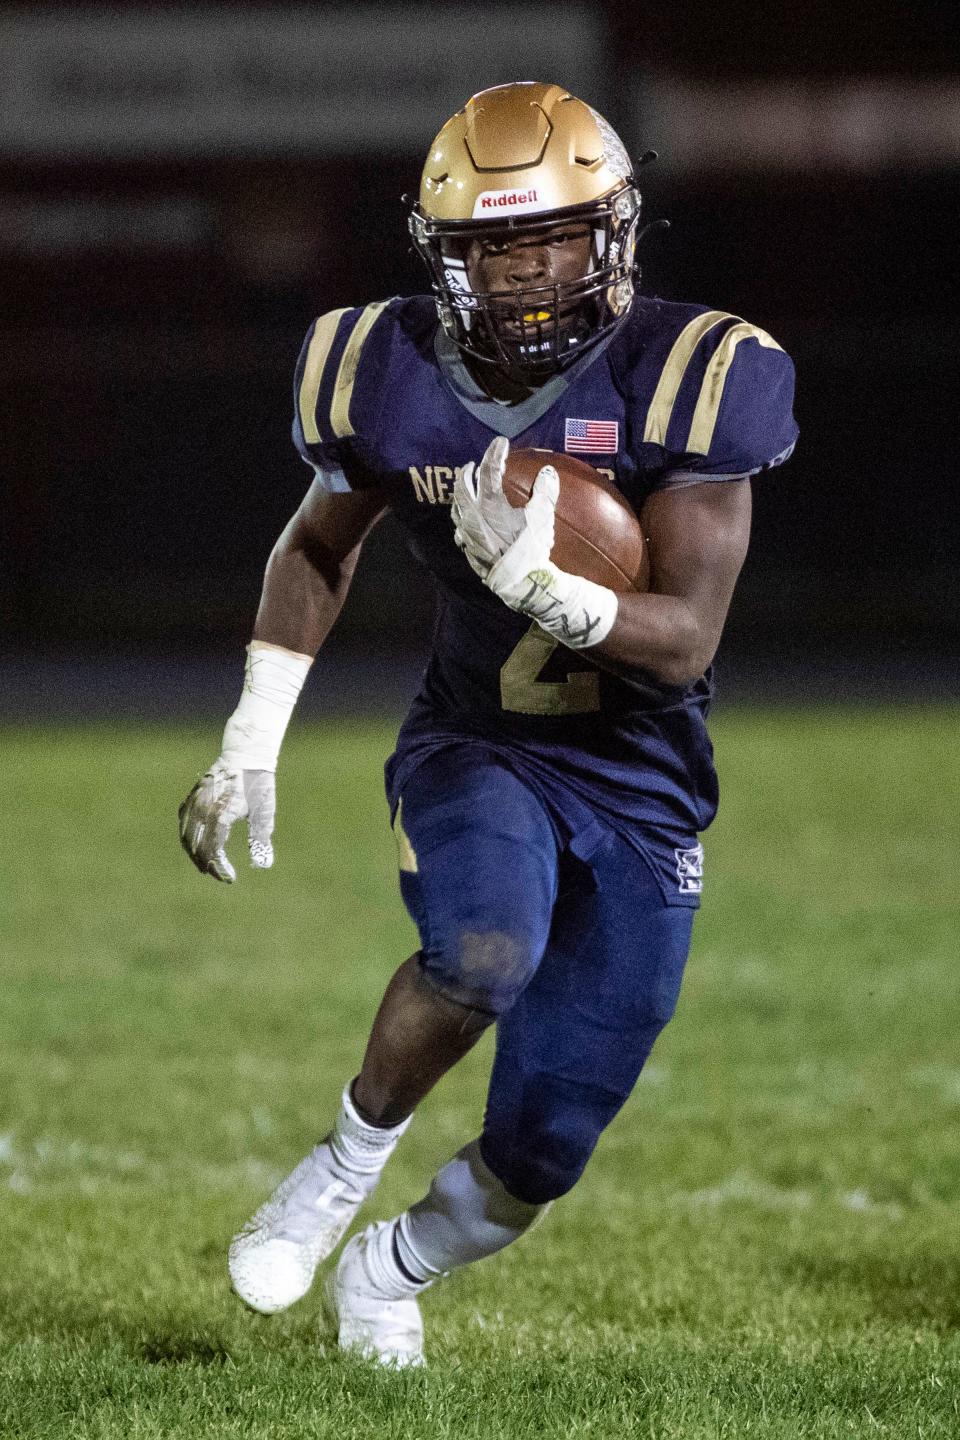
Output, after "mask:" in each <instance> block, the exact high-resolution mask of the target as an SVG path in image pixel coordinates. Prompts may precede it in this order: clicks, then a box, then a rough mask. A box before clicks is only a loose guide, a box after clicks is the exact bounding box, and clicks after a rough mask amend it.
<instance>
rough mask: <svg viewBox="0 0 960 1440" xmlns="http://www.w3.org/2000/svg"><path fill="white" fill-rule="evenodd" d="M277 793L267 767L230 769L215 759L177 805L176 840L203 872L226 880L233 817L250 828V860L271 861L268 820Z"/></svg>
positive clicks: (230, 876)
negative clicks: (260, 768) (178, 825)
mask: <svg viewBox="0 0 960 1440" xmlns="http://www.w3.org/2000/svg"><path fill="white" fill-rule="evenodd" d="M276 813H277V794H276V784H275V779H274V773H273V771H272V770H231V769H229V768H228V766H227V765H226V764H225V763H224V761H223V759H220V760H217V761H215V762H214V764H213V765H212V766H211V767H210V769H209V770H208V771H207V773H206V775H203V776H201V778H200V779H199V780H198V781H197V783H196V785H194V787H193V789H192V790H191V791H190V794H189V795H188V796H187V798H186V800H184V802H183V804H182V805H181V806H180V810H179V816H180V843H181V845H182V846H183V848H184V850H186V852H187V854H188V855H189V856H190V859H191V860H192V861H193V863H194V865H196V867H197V869H198V870H199V871H200V872H201V874H203V875H212V876H213V877H214V879H215V880H223V881H225V882H226V883H227V884H228V885H229V884H232V883H233V881H234V880H236V878H237V872H236V870H234V868H233V866H232V865H231V864H230V861H229V860H228V859H227V848H226V847H227V841H228V839H229V838H230V830H231V828H232V826H233V824H234V822H235V821H236V820H244V819H246V820H247V821H248V824H249V828H250V836H249V843H250V864H251V865H253V866H254V867H255V868H256V869H257V870H269V869H270V866H271V865H272V864H273V843H272V839H271V837H272V835H273V822H274V819H275V817H276Z"/></svg>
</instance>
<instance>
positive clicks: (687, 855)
mask: <svg viewBox="0 0 960 1440" xmlns="http://www.w3.org/2000/svg"><path fill="white" fill-rule="evenodd" d="M673 853H674V855H675V856H676V857H677V878H678V879H679V881H680V885H679V887H678V888H679V890H680V894H681V895H699V894H700V891H701V890H702V889H703V846H702V845H694V847H693V849H692V850H674V852H673Z"/></svg>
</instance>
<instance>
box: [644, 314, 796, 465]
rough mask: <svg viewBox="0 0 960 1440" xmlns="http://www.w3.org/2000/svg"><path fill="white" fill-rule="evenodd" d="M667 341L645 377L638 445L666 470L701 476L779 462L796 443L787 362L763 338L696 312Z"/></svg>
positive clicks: (744, 325) (751, 328)
mask: <svg viewBox="0 0 960 1440" xmlns="http://www.w3.org/2000/svg"><path fill="white" fill-rule="evenodd" d="M670 308H672V307H670ZM677 309H679V310H680V312H681V315H686V316H689V315H690V310H689V308H688V307H677ZM667 342H668V343H667V347H666V349H665V354H663V359H662V362H660V364H659V369H658V373H656V374H655V378H654V377H650V378H648V385H651V386H652V394H651V395H650V401H649V405H648V407H647V411H646V418H645V420H644V426H643V442H644V444H647V445H655V446H657V447H659V448H660V449H661V450H662V451H665V452H666V457H665V458H666V463H667V464H668V465H670V466H676V467H677V468H684V469H688V470H690V469H692V470H695V471H697V472H703V473H704V474H730V475H746V474H755V473H756V472H757V471H758V470H764V469H767V468H768V467H769V466H771V465H775V464H778V463H779V462H780V461H782V460H785V459H786V458H787V456H788V455H789V454H790V452H791V450H792V449H793V446H794V444H795V442H796V438H797V426H796V424H795V422H794V419H793V413H792V406H793V386H794V376H793V365H792V363H791V361H790V358H789V356H788V355H787V354H786V353H785V352H784V350H783V349H782V347H781V346H780V345H778V344H777V342H776V340H774V339H773V337H772V336H771V335H768V334H767V332H766V331H765V330H761V329H760V328H759V326H756V325H751V324H749V323H748V322H747V321H745V320H741V319H740V318H739V317H738V316H736V315H729V314H727V313H726V311H723V310H700V311H698V312H697V313H694V314H693V316H692V318H689V319H687V320H686V323H685V324H684V325H683V326H682V328H681V329H680V330H679V332H677V331H676V330H673V336H672V339H671V338H670V336H669V335H668V336H667ZM661 353H663V352H661ZM648 393H649V392H648Z"/></svg>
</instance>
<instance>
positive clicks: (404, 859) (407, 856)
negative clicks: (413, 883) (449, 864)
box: [393, 795, 420, 875]
mask: <svg viewBox="0 0 960 1440" xmlns="http://www.w3.org/2000/svg"><path fill="white" fill-rule="evenodd" d="M393 834H394V838H395V839H396V842H397V861H398V863H399V866H400V869H401V870H405V871H406V873H407V874H408V875H416V874H417V872H418V871H419V869H420V866H419V864H418V863H417V852H416V850H414V848H413V846H412V845H411V843H410V836H409V835H408V834H407V832H406V830H404V828H403V796H402V795H401V796H400V799H399V800H398V801H397V813H396V815H395V816H394V818H393Z"/></svg>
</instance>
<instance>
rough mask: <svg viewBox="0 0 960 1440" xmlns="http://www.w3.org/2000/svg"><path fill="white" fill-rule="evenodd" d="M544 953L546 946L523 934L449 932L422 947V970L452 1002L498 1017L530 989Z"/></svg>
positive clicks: (474, 931) (517, 931) (453, 929)
mask: <svg viewBox="0 0 960 1440" xmlns="http://www.w3.org/2000/svg"><path fill="white" fill-rule="evenodd" d="M431 939H433V937H431ZM544 943H545V942H544ZM542 952H543V943H540V942H538V941H537V940H536V939H534V937H532V936H528V935H525V934H524V933H523V932H522V931H520V930H493V929H489V930H488V929H481V928H479V927H478V928H477V929H475V930H469V929H466V928H454V927H451V929H450V932H449V933H448V934H447V935H446V936H442V937H438V941H435V942H434V943H432V944H429V945H425V946H424V947H423V949H422V950H421V952H420V968H421V970H422V972H423V974H424V975H425V976H426V977H427V979H428V980H429V981H430V982H431V983H432V984H433V985H434V986H435V988H436V989H437V990H438V991H439V992H440V994H441V995H443V996H445V997H446V998H447V999H448V1000H454V1001H456V1002H457V1004H459V1005H466V1006H468V1007H469V1008H470V1009H472V1010H479V1011H482V1012H483V1013H484V1014H486V1015H489V1016H490V1017H491V1018H496V1016H498V1015H503V1014H505V1012H506V1011H507V1010H509V1009H510V1007H511V1006H512V1005H513V1003H514V1001H515V1000H516V999H517V997H518V996H519V995H520V994H521V993H522V992H523V990H524V989H525V988H526V986H527V984H528V983H529V981H530V980H531V978H532V977H533V975H534V972H535V971H536V968H537V966H538V964H539V963H540V957H541V954H542Z"/></svg>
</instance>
